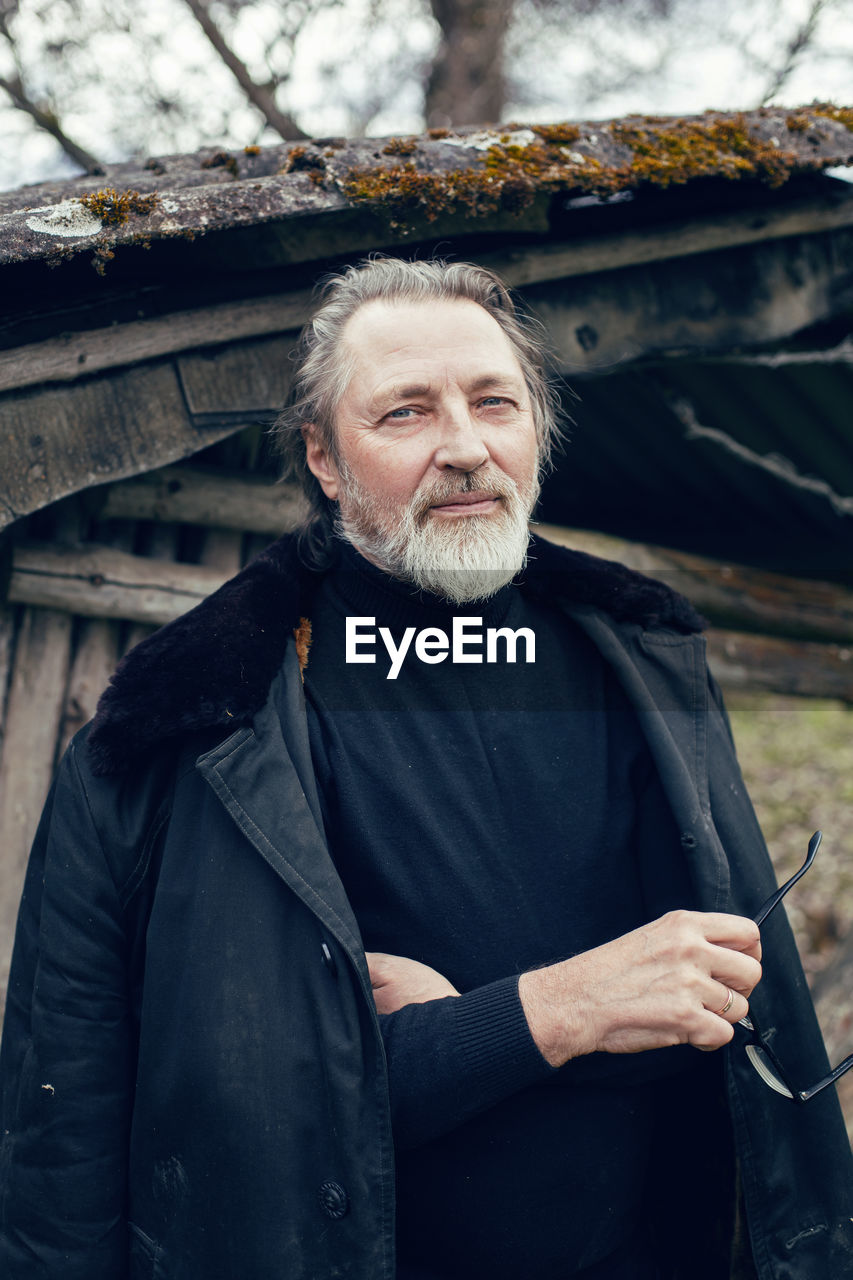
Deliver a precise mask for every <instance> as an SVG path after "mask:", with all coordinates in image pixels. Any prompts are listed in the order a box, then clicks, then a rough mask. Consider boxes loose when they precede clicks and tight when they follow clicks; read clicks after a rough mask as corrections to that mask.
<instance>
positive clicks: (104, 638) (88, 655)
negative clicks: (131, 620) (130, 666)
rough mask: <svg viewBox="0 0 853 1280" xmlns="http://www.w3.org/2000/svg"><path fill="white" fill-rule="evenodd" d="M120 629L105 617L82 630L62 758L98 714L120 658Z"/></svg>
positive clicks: (65, 711) (65, 715) (70, 681)
mask: <svg viewBox="0 0 853 1280" xmlns="http://www.w3.org/2000/svg"><path fill="white" fill-rule="evenodd" d="M120 627H121V624H120V623H119V622H108V621H107V620H106V619H103V618H89V619H87V620H86V621H85V622H84V623H83V624H82V625H81V627H80V631H79V634H78V637H77V652H76V653H75V655H74V661H73V662H72V664H71V674H70V676H69V679H68V689H67V692H66V695H65V704H64V707H63V715H62V725H61V730H60V735H59V751H58V753H57V754H58V755H61V754H62V753H63V752H64V751H65V749H66V747H67V746H68V743H69V742H70V741H71V739H72V738H73V736H74V734H75V733H76V732H77V731H78V729H82V727H83V725H84V724H86V723H87V722H88V721H89V720H91V718H92V716H93V715H94V714H95V708H96V707H97V705H98V698H99V697H100V695H101V693H102V691H103V690H104V689H105V688H106V686H107V684H108V683H109V679H110V676H111V675H112V673H113V672H114V671H115V668H116V663H117V662H118V659H119V629H120Z"/></svg>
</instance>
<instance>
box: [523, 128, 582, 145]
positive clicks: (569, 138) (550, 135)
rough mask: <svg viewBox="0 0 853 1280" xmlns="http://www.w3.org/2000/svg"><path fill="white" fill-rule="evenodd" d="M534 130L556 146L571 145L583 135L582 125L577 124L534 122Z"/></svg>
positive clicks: (544, 140)
mask: <svg viewBox="0 0 853 1280" xmlns="http://www.w3.org/2000/svg"><path fill="white" fill-rule="evenodd" d="M530 128H531V129H532V131H533V132H534V133H535V134H538V136H539V137H540V138H541V139H542V140H543V142H550V143H553V144H554V145H555V146H559V145H560V144H562V145H571V144H572V143H573V142H577V141H578V139H579V138H580V136H581V131H580V126H579V125H576V124H532V125H531V126H530Z"/></svg>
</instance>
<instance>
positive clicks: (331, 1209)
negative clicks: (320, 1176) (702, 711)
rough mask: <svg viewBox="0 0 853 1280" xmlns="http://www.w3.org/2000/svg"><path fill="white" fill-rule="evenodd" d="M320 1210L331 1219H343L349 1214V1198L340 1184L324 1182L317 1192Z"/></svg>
mask: <svg viewBox="0 0 853 1280" xmlns="http://www.w3.org/2000/svg"><path fill="white" fill-rule="evenodd" d="M317 1197H318V1199H319V1201H320V1208H321V1209H322V1210H323V1212H324V1213H325V1214H328V1216H329V1217H330V1218H343V1217H345V1215H346V1214H347V1213H348V1212H349V1196H348V1195H347V1193H346V1192H345V1191H344V1189H343V1187H342V1186H341V1184H340V1183H339V1182H323V1183H321V1185H320V1187H319V1190H318V1191H317Z"/></svg>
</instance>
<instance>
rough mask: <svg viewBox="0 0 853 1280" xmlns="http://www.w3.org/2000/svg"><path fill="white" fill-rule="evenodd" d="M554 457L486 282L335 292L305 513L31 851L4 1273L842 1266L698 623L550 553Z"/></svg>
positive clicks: (156, 668)
mask: <svg viewBox="0 0 853 1280" xmlns="http://www.w3.org/2000/svg"><path fill="white" fill-rule="evenodd" d="M554 421H555V415H554V402H553V399H552V394H551V392H550V391H549V389H548V386H547V384H546V382H545V380H544V377H543V372H542V357H541V350H540V346H539V343H538V341H537V340H536V338H535V336H534V335H533V332H532V330H531V327H530V326H529V324H528V323H527V322H525V321H524V319H523V318H522V317H521V316H520V315H519V314H518V313H517V311H516V309H515V308H514V306H513V303H512V301H511V299H510V297H509V295H508V294H507V292H506V290H505V289H504V287H503V286H502V285H501V283H500V282H499V281H498V280H497V279H496V278H495V277H494V276H493V275H491V274H490V273H489V272H487V271H484V270H482V269H480V268H477V267H473V266H465V265H452V266H447V265H445V264H442V263H438V262H421V263H405V262H400V261H394V260H376V261H372V262H370V263H366V264H363V265H362V266H360V267H358V268H351V269H350V270H348V271H347V272H345V273H344V274H343V275H342V276H340V277H338V278H336V279H334V280H333V281H332V282H331V283H330V284H329V285H328V287H327V291H326V296H325V299H324V301H323V304H322V305H321V307H320V309H319V311H318V313H317V315H316V316H315V318H314V320H313V322H312V324H311V325H310V326H309V327H308V330H307V332H306V334H305V336H304V339H303V348H302V352H301V358H300V363H299V367H298V373H297V378H296V384H295V390H294V394H293V397H292V403H291V405H290V407H289V408H288V410H286V411H285V413H284V414H283V415H282V419H281V420H280V423H279V426H278V432H279V437H280V440H281V444H282V449H283V451H284V453H285V455H286V458H287V460H288V467H289V470H290V471H291V472H292V473H293V474H296V475H298V476H299V477H300V478H301V480H302V483H303V485H304V487H305V490H306V493H307V495H308V497H309V499H310V502H311V518H310V520H309V521H308V523H307V524H306V526H305V528H304V529H303V530H302V531H301V533H300V534H299V535H298V536H293V537H286V538H283V539H282V540H281V541H279V542H278V543H276V544H275V545H274V546H273V547H271V548H270V549H269V550H268V551H267V552H265V553H264V555H263V556H261V557H260V558H259V559H258V560H257V561H255V562H254V564H252V565H250V566H249V567H248V568H247V569H246V570H245V571H244V572H243V573H241V574H240V575H239V576H238V577H237V578H236V579H234V580H233V581H232V582H231V583H229V584H227V585H226V586H225V587H223V588H222V589H221V590H220V591H219V592H217V593H216V594H215V595H214V596H212V597H211V598H210V599H209V600H207V601H205V602H204V603H203V604H202V605H200V606H199V607H198V608H197V609H195V610H193V611H192V613H190V614H187V615H186V616H184V617H183V618H181V619H179V620H178V621H177V622H175V623H173V624H172V625H170V626H168V627H166V628H164V629H163V630H162V631H161V632H159V633H158V634H157V635H155V636H153V637H152V638H150V639H149V640H147V641H145V642H144V643H143V644H142V645H140V646H139V647H138V648H137V649H136V650H134V651H133V652H132V653H131V654H130V655H129V656H128V657H127V658H126V659H125V660H124V662H123V664H122V665H121V667H120V668H119V671H118V672H117V674H116V676H115V678H114V681H113V684H112V686H111V688H110V689H109V690H108V691H107V693H106V694H105V695H104V698H103V699H102V702H101V706H100V708H99V711H98V715H97V717H96V719H95V721H94V723H93V725H92V726H91V727H90V728H89V730H88V731H84V732H83V733H82V734H81V735H80V736H79V737H78V738H77V740H76V741H75V742H74V743H73V744H72V747H71V749H70V751H69V753H68V755H67V757H66V759H65V761H64V763H63V766H62V768H61V770H60V773H59V776H58V779H57V782H56V784H55V787H54V790H53V793H52V796H51V799H50V801H49V803H48V806H47V809H46V812H45V815H44V819H43V821H42V824H41V826H40V829H39V834H38V837H37V841H36V846H35V849H34V852H33V856H32V860H31V865H30V869H29V873H28V878H27V882H26V888H25V893H24V900H23V904H22V909H21V916H20V923H19V930H18V937H17V942H16V951H15V958H14V965H13V973H12V980H11V986H10V992H9V1002H8V1011H7V1015H6V1032H5V1040H4V1047H3V1054H2V1133H3V1138H2V1153H1V1154H0V1178H2V1186H1V1187H0V1206H2V1209H0V1259H2V1263H3V1266H2V1274H3V1275H4V1276H7V1277H9V1280H24V1278H25V1277H26V1278H27V1280H30V1278H35V1277H56V1278H57V1280H59V1277H62V1280H78V1278H79V1280H117V1278H119V1277H133V1278H134V1280H136V1278H137V1277H143V1276H144V1277H158V1278H162V1280H167V1278H168V1280H226V1278H228V1280H230V1278H232V1277H233V1278H234V1280H237V1278H239V1280H272V1278H273V1277H276V1278H279V1277H280V1278H281V1280H325V1278H326V1277H333V1276H341V1277H343V1276H348V1277H352V1278H353V1280H393V1278H394V1277H396V1278H397V1280H456V1278H457V1277H459V1278H462V1277H464V1278H465V1280H479V1277H488V1278H489V1280H528V1278H530V1277H534V1276H535V1277H537V1278H541V1280H568V1277H575V1276H579V1277H585V1278H586V1280H668V1278H673V1277H685V1278H688V1277H689V1280H697V1278H700V1280H701V1278H702V1277H708V1278H709V1280H710V1278H712V1277H715V1278H716V1277H720V1278H721V1277H727V1276H729V1275H730V1274H732V1269H733V1268H735V1270H736V1272H737V1274H738V1275H742V1276H750V1275H752V1276H755V1275H757V1276H758V1277H759V1278H760V1280H836V1278H840V1277H841V1276H843V1275H847V1274H850V1273H851V1267H853V1234H851V1221H850V1219H851V1214H853V1195H851V1188H853V1176H852V1175H851V1166H850V1153H849V1148H848V1146H847V1142H846V1139H845V1136H844V1132H843V1128H842V1126H841V1122H840V1115H839V1112H838V1107H837V1102H836V1100H835V1098H834V1096H832V1093H833V1091H832V1090H831V1089H826V1090H823V1091H822V1092H821V1093H820V1094H819V1095H818V1096H817V1097H815V1098H814V1099H813V1100H812V1101H810V1102H809V1103H808V1104H807V1105H805V1106H803V1105H798V1104H797V1103H796V1102H795V1101H793V1100H791V1099H790V1098H783V1097H781V1096H779V1094H778V1093H777V1092H774V1090H773V1089H772V1088H768V1086H767V1083H766V1081H765V1078H762V1077H761V1076H759V1075H758V1074H757V1073H756V1072H755V1071H754V1070H753V1066H752V1063H751V1060H750V1059H749V1058H748V1056H747V1054H746V1053H745V1051H744V1044H743V1039H742V1033H741V1031H740V1030H738V1031H737V1034H735V1024H736V1023H738V1021H739V1020H740V1019H742V1018H743V1017H744V1016H745V1015H746V1014H747V1011H748V1009H749V1008H750V1005H751V1004H752V1005H754V1008H755V1010H756V1018H757V1019H758V1017H759V1013H760V1023H761V1026H762V1027H772V1028H773V1029H774V1030H773V1033H772V1034H773V1045H774V1048H775V1050H776V1051H777V1052H778V1054H779V1055H780V1060H781V1056H784V1055H787V1059H786V1061H787V1064H788V1066H789V1069H790V1071H791V1072H792V1073H793V1074H794V1075H795V1076H797V1078H798V1079H799V1078H802V1082H803V1086H804V1087H805V1085H808V1084H810V1083H812V1081H813V1080H816V1079H817V1078H818V1077H819V1076H820V1075H821V1074H822V1073H823V1072H825V1070H826V1063H825V1059H824V1057H823V1053H822V1046H821V1042H820V1036H819V1032H818V1030H817V1027H816V1024H815V1022H814V1017H813V1013H812V1011H811V1007H810V1004H809V1000H808V995H807V992H806V989H805V985H804V982H803V978H802V973H801V971H800V968H799V965H798V962H797V958H796V953H795V951H794V948H793V943H792V940H791V937H790V934H789V932H788V930H787V926H786V925H785V922H784V920H783V919H782V918H781V914H780V913H779V912H776V913H774V914H773V915H772V916H771V917H770V919H768V921H767V923H766V925H764V926H763V928H762V933H761V936H760V934H759V929H758V927H757V925H756V924H754V923H753V921H752V920H751V919H750V918H749V917H750V916H751V915H752V914H753V913H755V912H756V911H757V909H758V907H759V905H760V904H761V902H762V900H763V899H764V898H765V897H766V896H767V895H768V894H769V893H771V892H772V890H773V888H774V880H773V877H772V872H771V868H770V865H769V862H768V859H767V856H766V853H765V851H764V848H763V845H762V842H761V837H760V834H759V832H758V829H757V826H756V823H755V819H754V817H753V814H752V811H751V809H750V806H749V802H748V800H747V798H746V796H745V794H744V790H743V784H742V782H741V780H740V777H739V774H738V770H737V765H736V762H735V758H734V752H733V749H732V746H731V742H730V739H729V736H728V730H727V726H726V721H725V716H724V713H723V711H722V708H721V705H720V703H719V699H718V696H717V693H716V690H715V689H714V687H713V686H712V685H709V682H708V678H707V675H706V672H705V667H704V658H703V654H702V641H701V638H700V636H699V634H698V632H699V629H700V625H701V624H700V620H699V619H698V618H697V617H696V615H695V614H694V612H693V610H692V609H691V607H690V606H689V604H687V602H686V601H684V600H683V599H681V598H680V597H678V596H677V595H675V594H674V593H673V592H671V591H670V590H669V589H668V588H667V587H665V586H663V585H661V584H659V583H655V582H652V581H650V580H648V579H645V578H642V577H639V576H638V575H636V574H633V573H630V572H628V571H627V570H625V569H623V568H621V567H620V566H618V565H614V564H610V563H606V562H602V561H597V560H594V559H592V558H590V557H587V556H583V555H580V554H578V553H571V552H567V551H560V550H558V549H556V548H554V547H551V546H549V545H548V544H546V543H543V542H542V541H540V540H533V541H532V543H531V541H530V539H529V534H528V519H529V517H530V515H531V513H532V511H533V508H534V506H535V503H536V498H537V491H538V484H537V481H538V476H539V473H540V471H541V469H542V467H543V465H544V462H545V460H546V458H547V451H548V446H549V440H550V436H551V434H552V432H553V428H554ZM762 943H763V957H761V952H762ZM760 958H761V960H762V963H763V965H764V976H763V977H762V976H761V975H762V969H761V963H759V961H760ZM759 978H761V982H760V985H757V984H758V983H759ZM753 992H754V993H755V994H754V995H753ZM733 1036H734V1039H733ZM699 1050H704V1051H712V1050H722V1052H704V1053H700V1052H698V1051H699ZM753 1057H755V1054H753ZM765 1076H766V1073H765ZM395 1245H396V1253H395Z"/></svg>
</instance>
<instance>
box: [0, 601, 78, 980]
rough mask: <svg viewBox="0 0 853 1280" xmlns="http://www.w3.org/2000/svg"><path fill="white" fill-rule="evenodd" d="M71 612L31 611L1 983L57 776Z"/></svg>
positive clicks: (10, 798)
mask: <svg viewBox="0 0 853 1280" xmlns="http://www.w3.org/2000/svg"><path fill="white" fill-rule="evenodd" d="M71 627H72V619H71V615H70V614H68V613H64V612H55V611H53V610H50V609H28V610H26V611H25V613H24V616H23V619H22V622H21V630H20V635H19V638H18V644H17V648H16V657H15V663H14V670H13V672H12V683H11V687H10V690H9V701H8V707H7V715H6V732H5V736H4V739H3V750H2V755H1V756H0V985H2V987H3V988H4V989H5V985H6V979H7V977H8V972H9V964H8V961H9V954H10V952H11V948H12V940H13V935H14V927H15V917H16V914H17V905H18V899H19V897H20V893H21V885H22V883H23V875H24V869H25V867H26V861H27V856H28V854H29V848H30V845H31V843H32V839H33V835H34V834H35V829H36V825H37V823H38V819H39V814H40V812H41V808H42V805H43V804H44V799H45V796H46V795H47V792H48V788H49V786H50V781H51V777H52V774H53V765H54V755H55V752H56V743H57V736H58V732H59V721H60V717H61V715H62V705H63V700H64V695H65V686H66V681H67V679H68V670H69V663H70V651H71Z"/></svg>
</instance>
